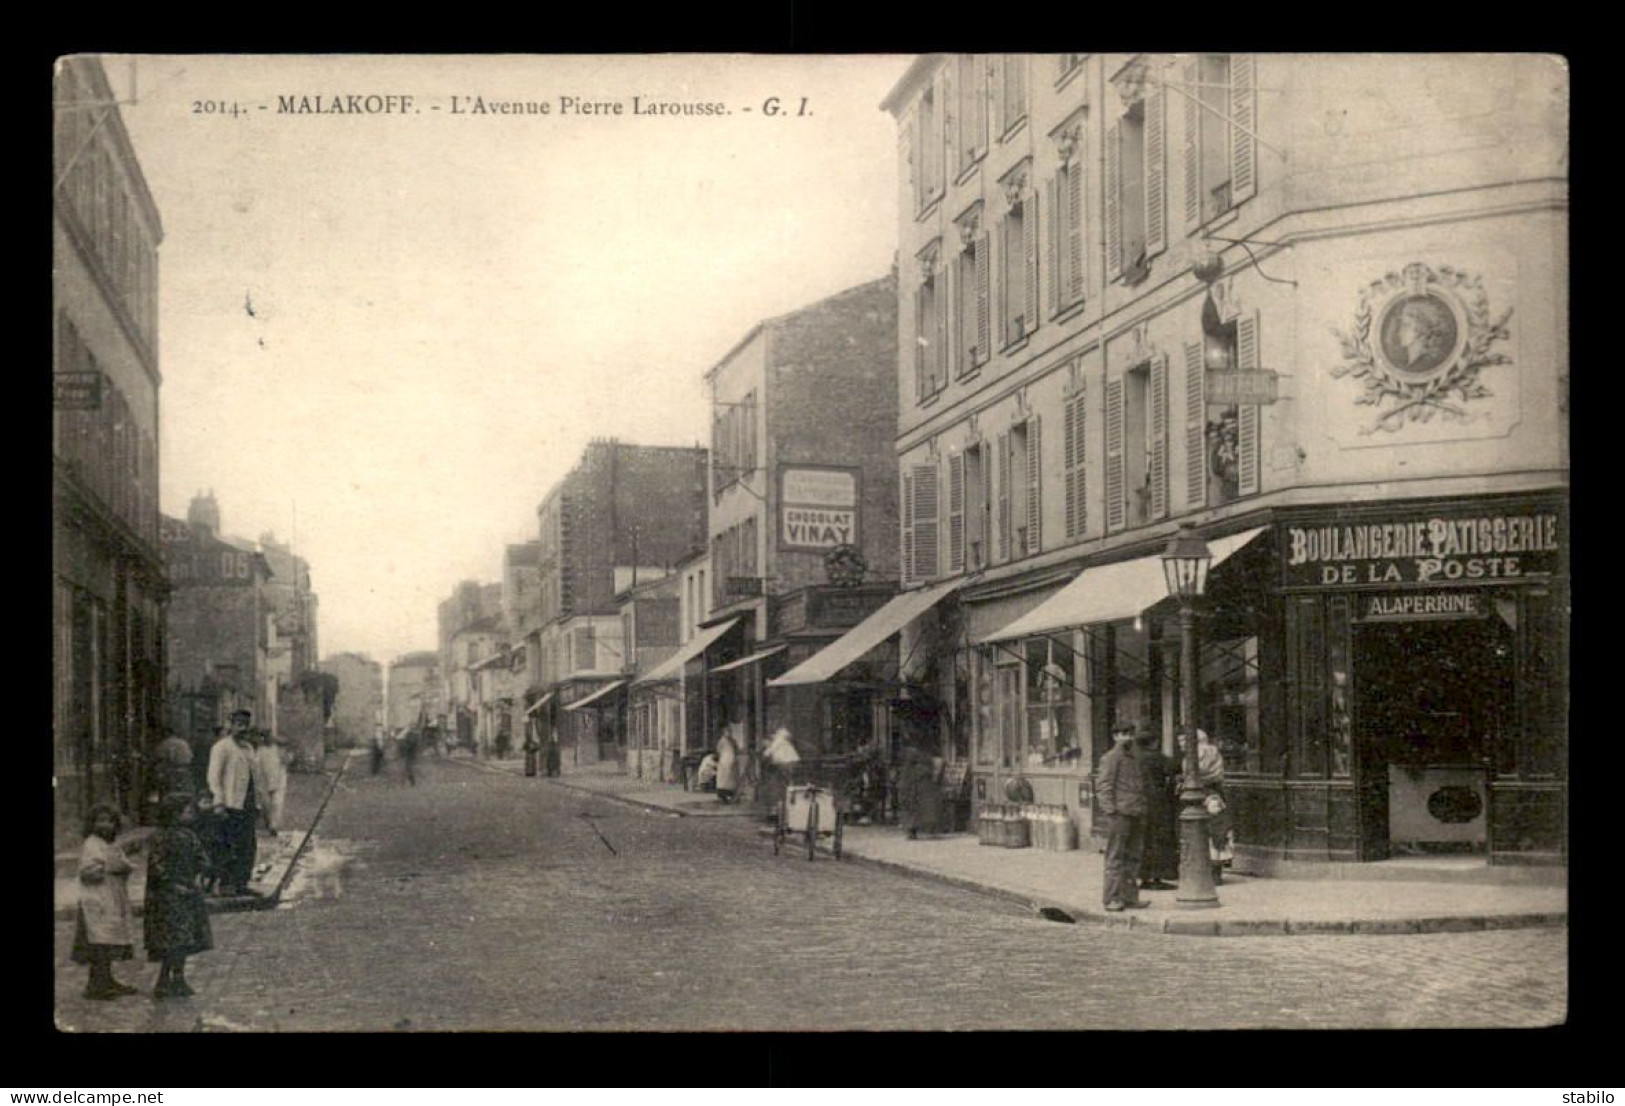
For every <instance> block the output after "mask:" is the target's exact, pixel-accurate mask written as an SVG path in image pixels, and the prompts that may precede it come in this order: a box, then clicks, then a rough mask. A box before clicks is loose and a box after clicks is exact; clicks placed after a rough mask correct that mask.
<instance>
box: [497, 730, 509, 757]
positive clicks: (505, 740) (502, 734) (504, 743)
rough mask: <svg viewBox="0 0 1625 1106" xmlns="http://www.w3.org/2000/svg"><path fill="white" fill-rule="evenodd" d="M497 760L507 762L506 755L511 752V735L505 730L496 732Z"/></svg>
mask: <svg viewBox="0 0 1625 1106" xmlns="http://www.w3.org/2000/svg"><path fill="white" fill-rule="evenodd" d="M496 745H497V759H498V760H507V759H508V754H509V753H510V752H511V751H512V750H513V734H512V733H510V732H509V731H507V730H498V731H497V741H496Z"/></svg>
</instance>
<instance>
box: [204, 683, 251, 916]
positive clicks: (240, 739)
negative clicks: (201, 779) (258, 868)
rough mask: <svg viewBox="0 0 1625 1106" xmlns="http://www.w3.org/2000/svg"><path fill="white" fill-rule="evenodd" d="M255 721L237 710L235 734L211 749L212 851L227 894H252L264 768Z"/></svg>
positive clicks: (243, 711)
mask: <svg viewBox="0 0 1625 1106" xmlns="http://www.w3.org/2000/svg"><path fill="white" fill-rule="evenodd" d="M252 720H253V715H251V714H250V713H249V712H248V711H246V710H240V711H237V712H235V713H233V714H232V716H231V722H232V734H231V736H230V737H227V738H222V739H221V740H220V741H217V742H215V746H214V748H213V749H211V750H209V796H210V800H211V803H212V806H213V809H214V812H215V817H216V819H217V820H218V821H217V823H216V828H217V830H218V834H219V836H218V838H217V841H218V846H217V848H216V849H215V850H211V851H213V852H214V858H215V862H216V864H217V865H218V866H219V883H220V891H221V892H222V893H223V894H227V895H246V894H250V893H251V892H250V891H249V888H248V881H249V878H250V877H251V876H252V875H253V874H254V856H255V853H256V852H257V846H256V845H255V842H254V820H255V816H256V815H257V814H258V812H259V801H258V797H257V795H256V793H255V790H256V789H255V784H256V778H257V777H258V776H259V775H260V767H259V762H258V761H257V760H256V759H255V756H254V750H253V746H252V744H251V742H250V737H249V729H250V726H249V723H250V722H251V721H252Z"/></svg>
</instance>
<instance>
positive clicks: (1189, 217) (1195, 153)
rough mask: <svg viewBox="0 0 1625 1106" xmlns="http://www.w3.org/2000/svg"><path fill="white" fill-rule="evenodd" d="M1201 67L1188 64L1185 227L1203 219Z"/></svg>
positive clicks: (1186, 73) (1186, 71)
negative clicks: (1198, 100) (1198, 103)
mask: <svg viewBox="0 0 1625 1106" xmlns="http://www.w3.org/2000/svg"><path fill="white" fill-rule="evenodd" d="M1201 73H1202V67H1201V65H1200V64H1198V63H1197V62H1194V61H1193V62H1191V63H1190V64H1189V65H1187V66H1185V89H1186V95H1185V229H1186V230H1187V231H1189V230H1191V229H1193V228H1194V227H1195V226H1196V224H1198V223H1200V222H1201V221H1202V109H1201V107H1199V106H1198V105H1197V102H1196V98H1197V97H1198V96H1200V95H1202V86H1201V84H1200V82H1201V79H1202V77H1201Z"/></svg>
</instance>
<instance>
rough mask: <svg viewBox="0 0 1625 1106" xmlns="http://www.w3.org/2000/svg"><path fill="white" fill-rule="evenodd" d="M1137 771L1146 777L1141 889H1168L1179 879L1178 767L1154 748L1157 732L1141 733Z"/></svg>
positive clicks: (1159, 750) (1155, 746)
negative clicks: (1176, 797) (1176, 796)
mask: <svg viewBox="0 0 1625 1106" xmlns="http://www.w3.org/2000/svg"><path fill="white" fill-rule="evenodd" d="M1140 774H1141V776H1142V777H1143V778H1144V780H1145V859H1144V861H1143V862H1142V863H1141V864H1140V888H1141V889H1142V890H1145V891H1170V890H1172V889H1173V887H1174V883H1173V881H1174V880H1177V879H1178V878H1179V804H1178V802H1177V801H1176V799H1175V795H1176V793H1177V792H1178V790H1179V768H1178V766H1177V765H1175V764H1174V763H1173V762H1172V761H1170V760H1169V759H1168V758H1167V757H1166V756H1164V755H1163V753H1162V750H1161V749H1159V748H1157V735H1156V734H1154V733H1145V734H1142V735H1140Z"/></svg>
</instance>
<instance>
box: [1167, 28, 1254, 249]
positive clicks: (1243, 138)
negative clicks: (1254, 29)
mask: <svg viewBox="0 0 1625 1106" xmlns="http://www.w3.org/2000/svg"><path fill="white" fill-rule="evenodd" d="M1183 77H1184V84H1185V91H1186V92H1187V93H1188V95H1187V96H1186V97H1185V222H1186V224H1187V226H1188V227H1190V228H1194V227H1196V226H1197V225H1199V224H1202V223H1207V222H1209V221H1211V220H1213V219H1216V218H1218V217H1219V216H1221V215H1223V214H1224V213H1225V212H1227V211H1229V210H1230V209H1231V208H1233V207H1235V206H1236V205H1237V204H1239V203H1241V202H1242V201H1243V200H1246V199H1248V198H1250V197H1251V196H1252V195H1253V194H1254V192H1256V191H1257V187H1258V171H1257V163H1256V154H1255V151H1254V138H1253V135H1254V133H1255V132H1256V129H1257V124H1258V120H1257V110H1256V105H1257V95H1256V92H1257V90H1256V88H1255V86H1254V57H1253V55H1251V54H1203V55H1201V56H1200V57H1198V58H1197V59H1196V60H1195V61H1192V62H1189V63H1188V64H1186V66H1185V69H1184V73H1183Z"/></svg>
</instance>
